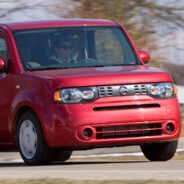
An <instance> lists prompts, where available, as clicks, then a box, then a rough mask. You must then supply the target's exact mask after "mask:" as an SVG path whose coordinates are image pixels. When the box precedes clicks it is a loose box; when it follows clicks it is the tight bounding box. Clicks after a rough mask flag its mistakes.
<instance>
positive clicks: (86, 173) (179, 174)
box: [0, 138, 184, 180]
mask: <svg viewBox="0 0 184 184" xmlns="http://www.w3.org/2000/svg"><path fill="white" fill-rule="evenodd" d="M178 149H179V150H181V149H184V139H183V138H181V139H180V142H179V147H178ZM116 153H119V154H122V155H123V154H128V155H129V154H130V155H131V154H132V153H134V154H135V155H137V157H139V154H140V148H139V147H138V146H132V147H123V148H107V149H94V150H89V151H77V152H74V154H73V157H72V159H71V160H69V161H67V162H65V163H55V164H52V165H49V166H27V165H25V164H24V163H23V161H22V160H21V158H20V156H19V154H18V153H0V178H1V179H5V178H6V179H7V178H8V179H25V178H26V179H27V178H29V179H36V178H48V179H52V178H62V179H76V180H142V179H145V180H148V179H162V180H176V179H177V180H184V160H177V161H175V160H171V161H167V162H149V161H147V160H146V159H144V158H143V159H142V160H138V159H136V157H135V159H133V160H123V159H122V160H120V161H118V160H116V161H113V159H112V157H113V156H114V154H116ZM104 154H108V155H109V157H108V159H105V160H104V161H96V160H91V159H89V160H88V161H84V160H83V161H80V160H81V157H87V158H89V157H90V158H91V157H92V158H93V156H94V157H97V155H98V156H99V157H103V155H104ZM122 158H123V157H122ZM93 159H94V158H93Z"/></svg>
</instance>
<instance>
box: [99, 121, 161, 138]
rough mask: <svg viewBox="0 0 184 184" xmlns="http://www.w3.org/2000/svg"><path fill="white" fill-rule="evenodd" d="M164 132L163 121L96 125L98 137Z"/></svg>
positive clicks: (135, 135)
mask: <svg viewBox="0 0 184 184" xmlns="http://www.w3.org/2000/svg"><path fill="white" fill-rule="evenodd" d="M161 134H162V124H161V123H151V124H148V123H143V124H130V125H116V126H99V127H96V139H116V138H129V137H143V136H157V135H161Z"/></svg>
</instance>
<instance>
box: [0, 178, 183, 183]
mask: <svg viewBox="0 0 184 184" xmlns="http://www.w3.org/2000/svg"><path fill="white" fill-rule="evenodd" d="M0 183H1V184H25V183H26V184H183V181H162V180H147V181H142V180H139V181H136V180H131V181H76V180H63V179H40V180H0Z"/></svg>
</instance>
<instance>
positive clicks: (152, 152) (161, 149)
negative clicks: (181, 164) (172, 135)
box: [140, 140, 178, 161]
mask: <svg viewBox="0 0 184 184" xmlns="http://www.w3.org/2000/svg"><path fill="white" fill-rule="evenodd" d="M177 146H178V140H175V141H171V142H165V143H153V144H145V145H141V146H140V147H141V150H142V152H143V153H144V155H145V157H146V158H147V159H148V160H150V161H167V160H170V159H171V158H172V157H173V156H174V154H175V152H176V149H177Z"/></svg>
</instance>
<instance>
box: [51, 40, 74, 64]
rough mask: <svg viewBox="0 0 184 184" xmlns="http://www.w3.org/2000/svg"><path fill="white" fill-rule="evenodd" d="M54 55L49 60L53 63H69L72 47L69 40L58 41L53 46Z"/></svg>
mask: <svg viewBox="0 0 184 184" xmlns="http://www.w3.org/2000/svg"><path fill="white" fill-rule="evenodd" d="M54 52H55V55H54V56H52V57H51V58H50V60H52V61H53V63H54V62H55V63H62V64H63V63H69V62H70V61H71V59H72V57H71V55H72V46H71V43H70V41H69V40H67V39H60V40H58V41H56V42H55V44H54Z"/></svg>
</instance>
